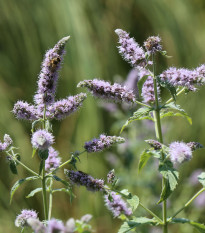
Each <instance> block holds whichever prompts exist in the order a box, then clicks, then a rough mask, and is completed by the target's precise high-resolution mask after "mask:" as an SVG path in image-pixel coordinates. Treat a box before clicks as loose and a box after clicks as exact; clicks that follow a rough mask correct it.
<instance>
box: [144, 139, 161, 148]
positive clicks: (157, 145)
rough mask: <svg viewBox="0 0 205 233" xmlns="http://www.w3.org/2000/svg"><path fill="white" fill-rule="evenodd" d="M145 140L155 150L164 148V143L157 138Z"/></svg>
mask: <svg viewBox="0 0 205 233" xmlns="http://www.w3.org/2000/svg"><path fill="white" fill-rule="evenodd" d="M145 142H147V143H148V144H149V145H150V146H151V147H153V148H154V149H155V150H160V149H162V144H161V143H160V142H158V141H156V140H153V139H148V140H145Z"/></svg>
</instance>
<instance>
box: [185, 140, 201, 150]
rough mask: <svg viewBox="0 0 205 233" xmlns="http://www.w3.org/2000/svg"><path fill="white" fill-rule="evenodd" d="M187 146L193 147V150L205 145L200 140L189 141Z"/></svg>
mask: <svg viewBox="0 0 205 233" xmlns="http://www.w3.org/2000/svg"><path fill="white" fill-rule="evenodd" d="M187 146H189V147H190V148H191V150H192V151H195V150H197V149H200V148H203V147H204V146H203V145H202V144H201V143H199V142H189V143H187Z"/></svg>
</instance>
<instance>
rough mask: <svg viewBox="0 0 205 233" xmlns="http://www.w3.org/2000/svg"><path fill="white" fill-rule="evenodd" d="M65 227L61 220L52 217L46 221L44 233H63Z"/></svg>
mask: <svg viewBox="0 0 205 233" xmlns="http://www.w3.org/2000/svg"><path fill="white" fill-rule="evenodd" d="M65 229H66V228H65V226H64V224H63V222H62V221H60V220H57V219H55V218H52V219H51V220H49V221H48V222H47V228H46V233H64V232H65Z"/></svg>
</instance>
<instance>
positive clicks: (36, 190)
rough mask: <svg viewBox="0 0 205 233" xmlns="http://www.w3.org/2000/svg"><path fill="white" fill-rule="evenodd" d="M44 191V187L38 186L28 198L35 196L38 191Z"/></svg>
mask: <svg viewBox="0 0 205 233" xmlns="http://www.w3.org/2000/svg"><path fill="white" fill-rule="evenodd" d="M41 191H42V188H36V189H34V190H32V191H31V192H30V193H29V194H28V195H27V196H26V198H30V197H33V196H34V195H35V194H36V193H39V192H41Z"/></svg>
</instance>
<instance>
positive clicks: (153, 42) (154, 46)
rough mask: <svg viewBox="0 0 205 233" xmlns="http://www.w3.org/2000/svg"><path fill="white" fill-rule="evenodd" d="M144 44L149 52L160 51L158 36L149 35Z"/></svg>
mask: <svg viewBox="0 0 205 233" xmlns="http://www.w3.org/2000/svg"><path fill="white" fill-rule="evenodd" d="M144 46H145V48H146V50H147V52H148V53H149V54H154V53H156V52H158V51H162V45H161V38H160V37H159V36H150V37H148V38H147V40H146V41H145V42H144Z"/></svg>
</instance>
